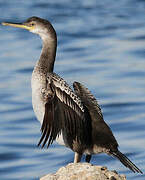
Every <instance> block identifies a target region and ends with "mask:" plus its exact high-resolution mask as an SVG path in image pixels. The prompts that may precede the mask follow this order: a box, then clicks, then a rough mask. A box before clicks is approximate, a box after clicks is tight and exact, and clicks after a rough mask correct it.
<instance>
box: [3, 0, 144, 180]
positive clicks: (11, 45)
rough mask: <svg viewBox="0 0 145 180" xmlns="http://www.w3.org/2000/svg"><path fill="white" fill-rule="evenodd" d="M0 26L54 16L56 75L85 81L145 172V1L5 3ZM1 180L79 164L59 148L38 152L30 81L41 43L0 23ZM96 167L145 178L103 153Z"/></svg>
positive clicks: (37, 126)
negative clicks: (4, 22) (32, 18)
mask: <svg viewBox="0 0 145 180" xmlns="http://www.w3.org/2000/svg"><path fill="white" fill-rule="evenodd" d="M0 12H1V16H0V21H12V22H22V21H23V20H25V19H27V18H28V17H30V16H34V15H35V16H40V17H43V18H47V19H49V20H50V21H51V22H52V23H53V25H54V27H55V29H56V31H57V34H58V51H57V60H56V64H55V72H57V73H58V74H59V75H61V76H62V77H64V78H65V80H67V82H68V83H70V84H72V82H73V81H74V80H75V81H80V82H82V83H84V84H85V85H86V86H87V87H88V88H89V89H90V90H91V91H92V93H93V94H94V95H95V96H96V98H97V99H98V101H99V104H100V105H101V108H102V110H103V114H104V118H105V120H106V122H107V123H108V124H109V125H110V126H111V128H112V130H113V132H114V135H115V137H116V138H117V140H118V142H119V144H120V150H121V151H122V152H123V153H125V154H126V155H127V156H128V157H129V158H130V159H131V160H132V161H133V162H134V163H135V164H136V165H137V166H138V167H140V168H141V170H142V171H145V159H144V157H145V141H144V138H145V108H144V107H145V81H144V79H145V20H144V12H145V2H144V1H142V0H122V1H115V0H102V1H95V0H92V1H88V0H84V1H81V0H77V1H74V0H73V1H72V0H69V1H68V0H62V1H59V0H53V1H50V2H47V1H45V0H42V1H38V0H36V1H35V2H33V1H18V0H13V1H8V0H5V1H4V0H1V1H0ZM0 44H1V46H0V67H1V73H0V117H1V118H0V124H1V126H0V162H1V163H0V179H2V180H18V179H23V180H25V179H26V180H28V179H39V177H41V176H43V175H44V174H47V173H52V172H55V171H56V170H57V169H58V168H59V167H61V166H63V165H66V164H67V163H70V162H72V161H73V153H72V152H71V151H70V150H69V149H66V148H64V147H62V146H59V145H57V144H55V143H54V144H53V145H52V146H51V147H50V148H49V149H39V148H38V147H37V146H36V145H37V143H38V141H39V138H40V124H39V122H38V121H36V118H35V116H34V113H33V110H32V105H31V88H30V79H31V73H32V69H33V66H34V64H35V62H36V60H37V59H38V57H39V54H40V51H41V45H40V39H39V38H38V37H37V36H36V35H33V34H31V33H28V32H27V31H25V30H22V29H16V28H11V27H2V26H0ZM92 163H93V164H98V165H105V166H107V167H108V168H109V169H115V170H117V171H118V172H119V173H124V174H126V176H127V179H130V180H132V179H137V180H138V179H139V180H141V179H142V180H143V179H144V178H145V175H140V174H139V175H138V174H134V173H132V172H131V171H129V170H128V169H127V168H125V167H124V166H123V165H121V163H120V162H119V161H117V160H116V159H113V158H111V157H108V156H107V155H96V156H94V157H93V159H92Z"/></svg>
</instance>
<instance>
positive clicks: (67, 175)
mask: <svg viewBox="0 0 145 180" xmlns="http://www.w3.org/2000/svg"><path fill="white" fill-rule="evenodd" d="M40 180H126V177H125V175H119V174H118V173H117V172H116V171H109V170H108V169H107V168H106V167H102V166H94V165H92V164H90V163H76V164H74V163H70V164H68V165H67V166H65V167H61V168H60V169H59V170H58V171H57V172H56V173H55V174H48V175H46V176H44V177H42V178H40Z"/></svg>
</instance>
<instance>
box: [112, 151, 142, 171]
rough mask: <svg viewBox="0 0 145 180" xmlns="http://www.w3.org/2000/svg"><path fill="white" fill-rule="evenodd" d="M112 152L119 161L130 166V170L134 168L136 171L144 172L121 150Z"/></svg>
mask: <svg viewBox="0 0 145 180" xmlns="http://www.w3.org/2000/svg"><path fill="white" fill-rule="evenodd" d="M111 154H112V155H113V156H114V157H116V158H117V159H119V161H120V162H121V163H122V164H123V165H124V166H126V167H128V168H129V169H130V170H132V171H133V172H134V173H135V172H137V173H141V174H143V172H142V171H141V170H140V169H139V168H138V167H137V166H136V165H135V164H133V163H132V162H131V161H130V160H129V159H128V158H127V157H126V156H125V155H124V154H122V153H121V152H120V151H116V152H111Z"/></svg>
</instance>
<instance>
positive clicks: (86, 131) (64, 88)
mask: <svg viewBox="0 0 145 180" xmlns="http://www.w3.org/2000/svg"><path fill="white" fill-rule="evenodd" d="M47 82H48V83H49V87H51V89H52V91H53V92H54V94H53V95H52V96H50V94H49V98H48V99H47V102H46V104H45V115H44V119H43V124H42V128H41V130H42V137H41V139H40V141H39V144H38V145H40V144H41V143H42V141H43V144H42V147H44V145H45V144H46V142H48V146H49V145H50V144H51V143H53V141H54V140H55V139H56V137H57V135H59V134H60V133H61V132H62V133H63V135H65V139H66V141H67V145H69V147H70V148H72V149H73V142H74V141H77V142H79V143H80V144H82V145H86V146H88V145H89V144H90V143H91V136H90V131H91V125H90V123H89V122H88V120H87V113H86V112H85V108H84V107H83V105H82V103H81V100H80V98H79V97H77V95H76V94H75V93H74V92H73V91H72V90H71V88H70V87H69V86H68V84H67V83H66V82H65V81H64V80H63V79H62V78H60V77H59V76H58V75H56V74H50V73H49V74H48V81H47ZM46 91H47V90H46Z"/></svg>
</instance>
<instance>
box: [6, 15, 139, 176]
mask: <svg viewBox="0 0 145 180" xmlns="http://www.w3.org/2000/svg"><path fill="white" fill-rule="evenodd" d="M2 24H3V25H6V26H13V27H18V28H24V29H27V30H28V31H30V32H32V33H35V34H38V35H39V36H40V37H41V39H42V41H43V47H42V52H41V56H40V58H39V60H38V61H37V63H36V65H35V67H34V70H33V73H32V81H31V86H32V104H33V109H34V112H35V114H36V116H37V119H38V120H39V121H40V123H41V131H42V136H41V139H40V141H39V143H38V145H41V147H44V146H45V144H47V147H49V145H50V144H52V143H53V141H54V140H56V141H57V142H58V143H60V144H62V145H65V146H66V147H69V148H70V149H71V150H72V151H74V152H75V156H74V162H75V163H77V162H80V160H81V156H82V154H86V162H90V160H91V155H92V154H97V153H107V154H108V155H111V156H114V157H116V158H118V159H119V160H120V161H121V162H122V163H123V164H124V165H125V166H126V167H128V168H129V169H131V170H132V171H133V172H138V173H142V171H141V170H140V169H139V168H138V167H136V166H135V164H133V163H132V162H131V161H130V160H129V159H128V158H127V157H126V156H125V155H124V154H122V153H121V152H120V151H119V150H118V143H117V141H116V139H115V137H114V135H113V133H112V131H111V129H110V128H109V126H108V125H107V124H106V123H105V121H104V119H103V115H102V112H101V109H100V107H99V105H98V102H97V100H96V99H95V97H94V96H93V95H92V94H91V92H90V91H89V90H88V89H87V88H85V87H84V86H83V85H82V84H80V83H78V82H74V83H73V87H74V91H73V90H72V89H71V88H70V87H69V85H68V84H67V83H66V82H65V81H64V80H63V79H62V78H61V77H60V76H58V75H57V74H55V73H54V72H53V67H54V62H55V56H56V48H57V35H56V32H55V30H54V28H53V26H52V25H51V23H50V22H49V21H47V20H45V19H42V18H38V17H31V18H29V19H28V20H26V21H25V22H24V23H22V24H14V23H2Z"/></svg>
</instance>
